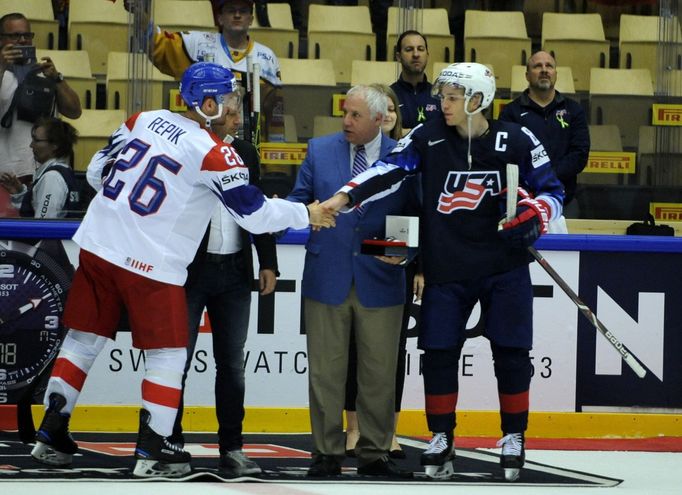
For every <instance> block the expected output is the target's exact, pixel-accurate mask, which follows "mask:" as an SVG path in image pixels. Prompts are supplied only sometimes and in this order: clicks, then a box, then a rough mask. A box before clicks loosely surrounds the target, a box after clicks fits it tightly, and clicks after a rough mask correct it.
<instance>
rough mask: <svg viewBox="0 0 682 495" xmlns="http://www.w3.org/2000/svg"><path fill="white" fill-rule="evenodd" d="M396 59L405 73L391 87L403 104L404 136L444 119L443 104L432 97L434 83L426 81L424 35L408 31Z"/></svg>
mask: <svg viewBox="0 0 682 495" xmlns="http://www.w3.org/2000/svg"><path fill="white" fill-rule="evenodd" d="M395 59H396V60H397V61H398V62H400V65H402V67H403V68H402V72H401V73H400V77H399V78H398V80H397V81H396V82H394V83H393V84H391V89H392V90H393V91H395V94H396V95H397V96H398V100H399V101H400V115H401V117H402V120H403V135H405V134H407V133H408V132H409V131H410V130H411V129H413V128H414V127H417V126H418V125H419V124H422V123H424V122H426V121H427V120H431V119H433V118H437V117H441V116H442V112H441V110H440V101H438V99H437V98H435V97H434V96H431V83H430V82H429V81H427V79H426V74H425V73H424V71H425V70H426V64H427V63H428V61H429V47H428V44H427V42H426V38H425V37H424V35H422V34H421V33H419V32H418V31H405V32H404V33H402V34H401V35H400V37H399V38H398V42H397V43H396V46H395Z"/></svg>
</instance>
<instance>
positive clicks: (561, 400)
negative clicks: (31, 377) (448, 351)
mask: <svg viewBox="0 0 682 495" xmlns="http://www.w3.org/2000/svg"><path fill="white" fill-rule="evenodd" d="M66 244H73V243H66ZM277 249H278V261H279V269H280V272H281V276H280V280H292V281H295V287H296V290H295V292H280V293H277V295H276V299H275V328H274V333H271V334H263V333H258V331H257V315H258V311H257V310H258V308H257V306H258V297H257V295H256V294H255V293H254V297H253V303H252V308H251V324H250V328H249V337H248V340H247V343H246V349H245V353H246V362H245V375H246V405H247V406H251V407H307V405H308V382H307V367H308V361H307V353H306V342H305V335H301V334H300V320H301V314H300V311H301V293H300V281H301V275H302V273H303V262H304V256H305V250H304V247H303V246H300V245H278V247H277ZM70 251H71V253H73V252H74V251H73V245H72V246H71V250H70ZM543 255H544V256H545V257H546V258H547V259H548V261H550V263H551V264H552V265H553V266H554V268H555V269H556V271H557V272H559V273H560V274H561V276H562V277H563V278H564V279H565V280H566V282H567V283H568V284H569V285H570V286H571V287H572V288H573V289H574V290H575V291H576V292H577V284H578V261H579V253H577V252H566V251H550V252H546V253H543ZM72 257H73V256H72ZM531 278H532V280H533V284H534V286H536V297H535V300H534V326H535V338H534V348H533V350H532V352H531V355H532V357H533V363H534V368H535V374H534V377H533V381H532V386H531V409H532V410H534V411H574V410H575V377H576V369H575V366H576V364H575V363H576V348H577V332H576V325H577V323H576V321H577V318H578V312H577V310H576V308H575V306H574V305H573V303H572V302H571V301H570V299H569V298H568V297H567V296H566V295H565V294H564V293H563V292H562V291H561V289H560V288H559V287H558V286H556V285H555V284H554V282H553V281H552V280H551V279H550V278H549V276H548V275H546V273H545V272H544V271H543V270H542V268H541V267H540V266H538V265H537V263H533V264H532V265H531ZM330 283H333V282H330ZM479 316H480V311H479V308H478V307H477V308H476V309H475V310H474V313H473V314H472V317H471V319H470V321H469V324H468V325H467V326H468V328H473V327H475V326H476V324H477V323H478V318H479ZM416 340H417V339H416V338H410V339H408V343H407V350H408V361H407V370H406V380H405V392H404V395H403V402H402V406H403V408H404V409H423V407H424V398H423V384H422V377H421V375H420V373H419V360H420V354H421V352H420V351H419V350H418V349H416V344H417V342H416ZM211 348H212V346H211V336H210V334H207V333H201V334H200V335H199V339H198V341H197V347H196V350H195V355H194V360H193V364H192V368H191V370H190V374H189V378H188V382H187V390H186V395H185V404H186V405H212V404H213V403H214V398H213V385H214V373H215V371H214V370H215V368H214V365H213V357H212V351H211ZM143 369H144V365H143V356H142V353H141V352H140V351H139V350H137V349H134V348H132V347H131V339H130V334H129V333H127V332H122V333H120V334H119V335H118V337H117V339H116V341H115V342H111V343H109V344H108V345H107V346H106V347H105V349H104V351H103V352H102V354H101V355H100V356H99V357H98V358H97V360H96V362H95V365H94V366H93V368H92V371H91V373H90V375H89V377H88V380H87V382H86V384H85V387H84V389H83V393H82V395H81V399H80V403H81V404H112V405H120V404H133V405H135V404H139V402H140V382H141V379H142V373H143ZM459 376H460V394H459V401H458V408H461V409H463V410H497V409H498V399H497V387H496V381H495V377H494V373H493V366H492V358H491V353H490V347H489V344H488V341H487V340H486V339H485V338H484V337H476V338H471V339H469V340H468V341H467V343H466V345H465V346H464V349H463V351H462V358H461V360H460V375H459Z"/></svg>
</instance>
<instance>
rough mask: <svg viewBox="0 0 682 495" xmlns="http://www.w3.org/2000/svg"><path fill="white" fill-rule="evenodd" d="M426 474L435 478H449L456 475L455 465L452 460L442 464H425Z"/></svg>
mask: <svg viewBox="0 0 682 495" xmlns="http://www.w3.org/2000/svg"><path fill="white" fill-rule="evenodd" d="M424 472H425V473H426V476H427V477H429V478H431V479H434V480H447V479H450V478H454V477H455V467H454V465H453V464H452V461H446V462H445V463H443V465H442V466H433V465H432V466H424Z"/></svg>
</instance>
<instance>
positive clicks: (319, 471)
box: [308, 454, 341, 478]
mask: <svg viewBox="0 0 682 495" xmlns="http://www.w3.org/2000/svg"><path fill="white" fill-rule="evenodd" d="M340 474H341V463H340V462H339V461H338V460H336V457H334V456H333V455H325V454H317V455H315V456H314V457H313V463H312V464H311V465H310V468H308V476H310V477H311V478H327V477H329V476H338V475H340Z"/></svg>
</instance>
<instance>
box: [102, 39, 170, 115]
mask: <svg viewBox="0 0 682 495" xmlns="http://www.w3.org/2000/svg"><path fill="white" fill-rule="evenodd" d="M133 64H136V66H133ZM134 71H136V72H137V74H138V77H140V78H141V79H143V80H144V81H146V82H147V84H149V86H148V87H146V88H144V84H145V83H144V82H143V81H140V88H142V89H140V94H138V96H137V98H138V99H139V101H138V102H136V103H135V105H132V102H129V93H130V91H131V84H130V82H131V79H132V77H131V72H134ZM106 85H107V109H109V110H124V111H128V112H133V111H139V110H152V109H154V110H156V109H159V108H169V99H168V92H169V90H170V89H171V88H177V87H178V83H177V82H176V81H175V80H174V79H173V78H172V77H170V76H168V75H166V74H162V73H161V72H160V71H159V69H157V68H156V67H154V66H153V65H152V63H151V62H150V61H149V59H148V58H147V56H146V55H145V54H142V53H138V54H133V53H127V52H110V53H109V57H108V59H107V79H106ZM142 92H144V94H143V93H142ZM143 99H144V100H146V101H142V100H143ZM129 104H131V105H130V107H129Z"/></svg>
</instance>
